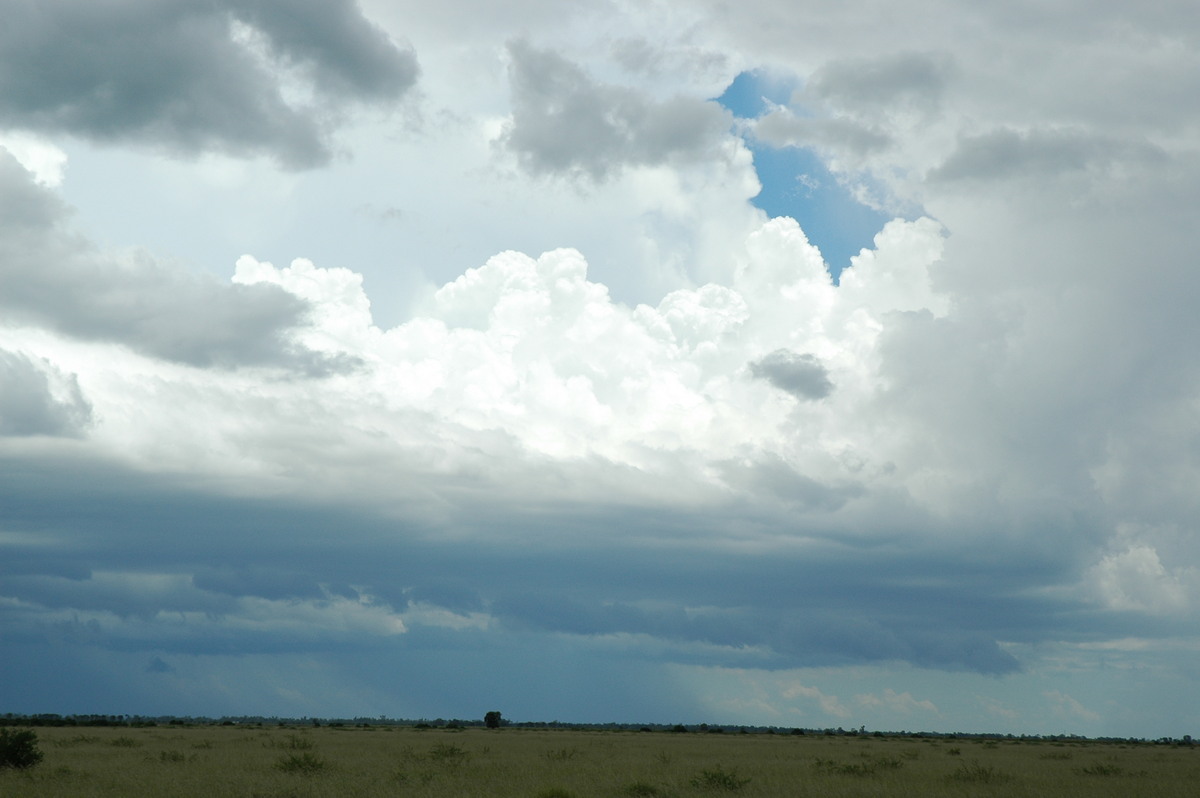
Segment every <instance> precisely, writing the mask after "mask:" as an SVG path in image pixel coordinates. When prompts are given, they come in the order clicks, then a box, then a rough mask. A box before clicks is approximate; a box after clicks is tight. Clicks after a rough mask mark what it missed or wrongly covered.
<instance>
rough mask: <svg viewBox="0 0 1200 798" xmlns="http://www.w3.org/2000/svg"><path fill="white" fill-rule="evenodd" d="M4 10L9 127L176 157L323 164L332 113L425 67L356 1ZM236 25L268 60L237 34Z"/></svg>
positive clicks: (1, 92) (20, 6) (3, 110)
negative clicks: (155, 149)
mask: <svg viewBox="0 0 1200 798" xmlns="http://www.w3.org/2000/svg"><path fill="white" fill-rule="evenodd" d="M4 14H5V18H6V19H5V25H4V26H3V28H0V115H2V116H3V117H4V118H5V120H6V123H7V124H9V125H11V126H17V127H25V128H30V129H34V130H41V131H47V132H60V131H61V132H68V133H72V134H75V135H80V136H83V137H86V138H92V139H96V140H99V141H138V142H144V143H149V144H152V145H155V146H161V147H165V148H167V149H168V150H171V151H177V152H182V153H197V152H204V151H210V150H214V151H219V152H225V153H229V154H232V155H238V156H246V155H260V154H269V155H272V156H274V157H276V158H277V159H278V160H279V161H281V162H282V163H284V164H285V165H287V166H290V167H310V166H315V165H319V164H321V163H324V162H325V161H327V160H328V159H329V157H330V149H329V142H328V133H329V130H330V128H331V126H332V124H333V123H334V122H335V120H336V116H337V114H338V113H340V112H341V111H343V110H344V109H346V108H347V107H348V106H349V105H350V104H352V103H355V102H375V101H391V100H395V99H397V98H399V97H400V96H401V95H403V94H404V92H405V91H407V89H409V88H410V87H411V86H412V85H413V84H414V82H415V81H416V77H417V71H418V68H417V62H416V58H415V56H414V55H413V53H412V52H410V51H408V50H406V49H403V48H400V47H398V46H396V45H395V44H393V43H392V42H391V41H390V40H389V39H388V37H387V36H386V34H384V33H383V31H381V30H380V29H378V28H376V27H375V26H374V25H372V24H371V23H370V22H369V21H368V20H367V19H365V18H364V17H363V16H362V13H361V11H360V9H359V8H358V7H357V5H356V4H355V3H354V2H353V0H303V2H284V1H283V0H216V2H205V1H204V0H170V1H169V2H157V0H125V1H124V2H102V3H97V2H91V0H47V1H46V2H40V3H28V2H7V3H5V4H4ZM235 20H236V21H238V22H240V23H242V24H243V25H247V26H250V27H252V28H253V29H254V30H255V31H256V32H257V34H258V35H259V36H260V37H261V40H262V41H263V42H264V43H265V49H266V51H267V60H268V61H272V60H273V61H274V62H275V63H274V65H265V64H263V63H262V58H261V57H260V56H259V55H258V54H257V53H256V52H255V48H254V47H253V46H251V45H250V44H249V43H248V42H246V41H243V40H240V39H239V38H238V37H236V36H234V35H233V23H234V21H235ZM276 67H282V68H283V69H284V71H288V70H290V71H291V72H292V73H294V74H295V75H296V76H301V77H303V78H304V79H305V82H306V83H307V84H308V86H309V88H310V89H311V90H312V91H313V92H314V94H315V97H314V100H313V102H312V104H311V105H309V104H299V103H296V102H293V101H290V100H289V99H288V98H287V96H286V91H285V86H284V83H285V79H284V78H281V76H280V74H278V71H279V70H278V69H277V68H276Z"/></svg>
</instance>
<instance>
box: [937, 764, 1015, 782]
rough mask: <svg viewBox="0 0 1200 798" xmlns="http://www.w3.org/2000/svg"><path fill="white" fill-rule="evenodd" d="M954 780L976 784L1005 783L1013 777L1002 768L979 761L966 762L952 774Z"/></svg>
mask: <svg viewBox="0 0 1200 798" xmlns="http://www.w3.org/2000/svg"><path fill="white" fill-rule="evenodd" d="M950 778H951V779H953V780H954V781H966V782H974V783H976V784H1003V783H1004V782H1006V781H1008V780H1009V779H1010V778H1011V777H1010V776H1009V775H1008V774H1007V773H1005V772H1004V771H1002V770H998V769H997V768H994V767H992V766H991V765H981V764H979V763H978V762H972V763H970V764H968V763H966V762H964V763H963V764H962V765H960V766H959V767H958V770H956V771H954V772H953V773H951V774H950Z"/></svg>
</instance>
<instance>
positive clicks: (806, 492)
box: [716, 454, 864, 511]
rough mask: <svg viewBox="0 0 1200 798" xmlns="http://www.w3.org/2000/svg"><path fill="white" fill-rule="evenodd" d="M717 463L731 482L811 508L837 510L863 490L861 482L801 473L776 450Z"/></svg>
mask: <svg viewBox="0 0 1200 798" xmlns="http://www.w3.org/2000/svg"><path fill="white" fill-rule="evenodd" d="M716 466H717V467H718V469H719V471H720V474H721V476H722V478H723V479H724V480H725V482H726V483H727V484H729V485H730V486H733V487H736V488H737V489H739V490H743V491H746V492H748V493H751V494H754V493H759V494H765V495H773V496H776V497H778V498H780V499H782V500H784V501H786V502H788V503H790V504H793V505H796V506H799V507H805V508H809V509H821V510H826V511H834V510H837V509H838V508H840V507H842V505H844V504H845V503H846V502H847V501H848V500H849V499H851V498H853V497H855V496H859V495H862V493H863V492H864V489H863V487H862V486H861V485H858V484H850V485H837V486H833V485H823V484H821V483H820V482H818V481H816V480H815V479H812V478H810V477H806V476H804V475H803V474H800V473H798V472H797V471H796V470H795V469H794V468H792V467H791V466H790V465H788V463H787V462H785V461H784V460H783V459H782V458H780V457H779V456H778V455H775V454H764V455H762V456H760V457H758V458H757V459H753V460H748V461H732V460H730V461H725V462H721V463H717V464H716Z"/></svg>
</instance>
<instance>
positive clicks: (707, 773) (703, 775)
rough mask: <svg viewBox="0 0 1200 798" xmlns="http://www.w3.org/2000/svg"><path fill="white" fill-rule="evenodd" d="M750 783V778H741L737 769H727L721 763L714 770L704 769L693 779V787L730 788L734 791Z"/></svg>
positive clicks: (729, 789) (709, 788)
mask: <svg viewBox="0 0 1200 798" xmlns="http://www.w3.org/2000/svg"><path fill="white" fill-rule="evenodd" d="M749 783H750V779H748V778H745V779H743V778H741V777H740V776H738V774H737V771H734V770H725V769H724V768H722V767H721V766H720V765H717V766H716V767H715V768H713V769H712V770H702V771H700V775H698V776H695V777H694V778H693V779H692V786H693V787H700V788H702V789H708V790H728V791H730V792H734V791H736V790H740V789H742V788H743V787H745V786H746V785H747V784H749Z"/></svg>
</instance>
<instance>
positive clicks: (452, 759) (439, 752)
mask: <svg viewBox="0 0 1200 798" xmlns="http://www.w3.org/2000/svg"><path fill="white" fill-rule="evenodd" d="M469 756H470V754H469V753H467V750H466V749H465V748H460V747H459V746H457V745H451V744H449V743H438V744H437V745H435V746H434V747H433V748H430V749H429V754H428V757H429V760H430V761H431V762H444V763H446V764H448V765H459V764H462V763H463V762H465V761H466V759H467V757H469Z"/></svg>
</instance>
